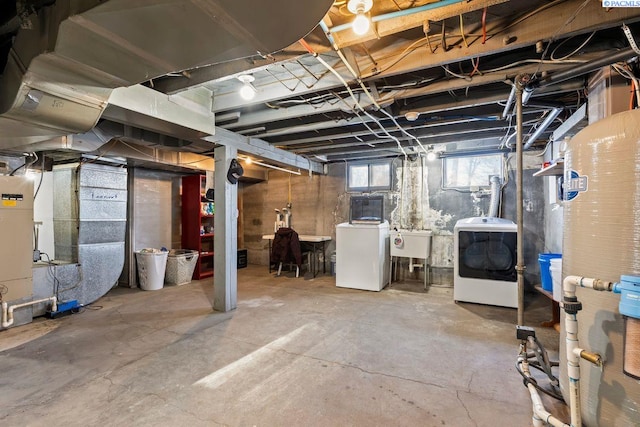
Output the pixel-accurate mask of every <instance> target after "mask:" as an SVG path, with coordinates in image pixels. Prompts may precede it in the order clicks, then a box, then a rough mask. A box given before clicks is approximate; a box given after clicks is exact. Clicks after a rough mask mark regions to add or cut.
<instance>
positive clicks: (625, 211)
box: [560, 110, 640, 427]
mask: <svg viewBox="0 0 640 427" xmlns="http://www.w3.org/2000/svg"><path fill="white" fill-rule="evenodd" d="M564 184H565V191H564V199H565V202H564V240H563V251H562V252H563V263H562V273H563V277H566V276H567V275H576V276H585V277H595V278H600V279H603V280H608V281H612V282H618V281H619V280H620V276H621V275H623V274H625V275H640V110H633V111H628V112H623V113H619V114H615V115H612V116H609V117H607V118H605V119H602V120H600V121H598V122H596V123H594V124H592V125H589V126H588V127H586V128H585V129H583V130H582V131H581V132H580V133H578V134H577V135H576V136H575V137H574V138H573V139H572V140H571V141H570V143H569V144H568V147H567V151H566V152H565V173H564ZM577 297H578V299H579V301H581V302H582V305H583V309H582V311H580V312H579V313H578V325H579V333H578V338H579V341H580V347H581V348H584V349H585V350H588V351H593V352H597V353H600V354H601V355H602V357H603V359H604V368H603V369H600V368H598V367H596V366H594V365H592V364H590V363H588V362H585V361H581V363H580V367H581V374H580V389H581V393H582V395H581V404H582V418H583V422H584V425H585V426H588V427H596V426H632V425H634V426H637V425H640V412H639V411H640V381H639V380H638V379H635V378H632V377H630V376H627V375H625V374H624V373H623V354H624V352H623V349H624V347H623V344H624V343H623V340H624V319H623V317H622V315H620V312H619V311H618V305H619V302H620V295H616V294H613V293H610V292H597V291H594V290H591V289H580V288H578V290H577ZM560 347H561V348H560V356H561V360H560V368H561V369H560V378H561V387H562V390H563V393H564V396H565V399H566V400H567V401H568V392H567V391H568V375H567V368H566V366H567V364H566V355H565V331H564V325H563V329H562V330H561V336H560Z"/></svg>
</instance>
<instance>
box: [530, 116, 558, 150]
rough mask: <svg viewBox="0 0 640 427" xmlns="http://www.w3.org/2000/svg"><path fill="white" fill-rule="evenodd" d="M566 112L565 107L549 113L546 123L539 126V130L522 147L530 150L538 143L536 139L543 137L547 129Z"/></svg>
mask: <svg viewBox="0 0 640 427" xmlns="http://www.w3.org/2000/svg"><path fill="white" fill-rule="evenodd" d="M563 111H564V107H556V108H554V109H553V110H551V111H550V112H549V114H548V115H547V117H545V119H544V121H543V122H542V123H541V124H540V126H538V128H537V129H536V130H535V131H534V132H533V133H532V134H531V136H530V137H529V138H528V139H527V142H526V144H524V147H522V148H523V149H524V150H528V149H529V147H531V146H532V145H533V143H534V142H536V139H538V138H539V137H540V135H542V133H543V132H544V131H545V130H547V128H548V127H549V126H550V125H551V123H553V121H554V120H555V119H556V117H558V116H559V115H560V113H562V112H563Z"/></svg>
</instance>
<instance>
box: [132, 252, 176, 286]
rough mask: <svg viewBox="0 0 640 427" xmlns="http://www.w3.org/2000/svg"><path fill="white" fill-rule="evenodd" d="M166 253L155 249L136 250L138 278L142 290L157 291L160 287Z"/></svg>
mask: <svg viewBox="0 0 640 427" xmlns="http://www.w3.org/2000/svg"><path fill="white" fill-rule="evenodd" d="M168 254H169V253H168V252H166V251H159V250H157V249H143V250H141V251H139V252H136V262H137V265H138V279H139V280H140V288H141V289H142V290H144V291H157V290H158V289H162V285H163V283H164V272H165V270H166V268H167V255H168Z"/></svg>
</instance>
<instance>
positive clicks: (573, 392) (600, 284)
mask: <svg viewBox="0 0 640 427" xmlns="http://www.w3.org/2000/svg"><path fill="white" fill-rule="evenodd" d="M578 286H580V287H582V288H591V289H595V290H598V291H611V290H612V289H613V283H612V282H606V281H604V280H600V279H593V278H589V277H580V276H567V277H565V279H564V280H563V281H562V290H563V295H564V298H563V304H568V303H571V302H572V300H575V296H576V287H578ZM564 325H565V332H566V347H567V348H566V353H567V373H568V375H569V408H570V410H571V426H572V427H581V426H582V415H581V410H580V355H581V353H582V352H583V350H582V349H581V348H580V347H579V345H578V344H579V343H578V318H577V316H576V314H571V313H567V311H566V310H565V316H564Z"/></svg>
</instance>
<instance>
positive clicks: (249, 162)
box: [244, 157, 253, 165]
mask: <svg viewBox="0 0 640 427" xmlns="http://www.w3.org/2000/svg"><path fill="white" fill-rule="evenodd" d="M244 163H245V164H246V165H250V164H251V163H253V160H251V157H247V158H245V159H244Z"/></svg>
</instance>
